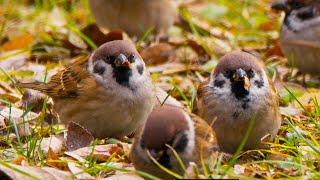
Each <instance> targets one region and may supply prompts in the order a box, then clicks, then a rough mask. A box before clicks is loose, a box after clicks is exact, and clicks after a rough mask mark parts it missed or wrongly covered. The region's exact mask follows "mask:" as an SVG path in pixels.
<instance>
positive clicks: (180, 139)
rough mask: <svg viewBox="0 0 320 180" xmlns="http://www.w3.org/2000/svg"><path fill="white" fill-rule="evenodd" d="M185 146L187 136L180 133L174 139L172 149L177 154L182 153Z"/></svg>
mask: <svg viewBox="0 0 320 180" xmlns="http://www.w3.org/2000/svg"><path fill="white" fill-rule="evenodd" d="M187 145H188V137H187V134H185V133H184V132H182V133H180V134H178V136H177V137H176V139H175V141H174V144H173V148H174V149H175V150H176V151H177V152H183V151H184V150H185V149H186V147H187Z"/></svg>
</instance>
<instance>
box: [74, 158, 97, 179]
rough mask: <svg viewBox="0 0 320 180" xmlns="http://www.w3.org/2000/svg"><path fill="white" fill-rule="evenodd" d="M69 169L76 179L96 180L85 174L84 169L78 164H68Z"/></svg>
mask: <svg viewBox="0 0 320 180" xmlns="http://www.w3.org/2000/svg"><path fill="white" fill-rule="evenodd" d="M68 168H69V170H70V171H71V173H72V174H73V175H74V176H75V177H76V179H94V177H93V176H91V175H90V174H88V173H86V172H84V169H83V168H82V167H81V166H80V165H78V164H76V163H73V162H68Z"/></svg>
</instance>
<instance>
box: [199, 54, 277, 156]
mask: <svg viewBox="0 0 320 180" xmlns="http://www.w3.org/2000/svg"><path fill="white" fill-rule="evenodd" d="M198 93H199V94H198V110H199V114H200V115H201V116H202V117H203V118H204V119H205V120H207V121H208V122H209V123H212V121H213V120H214V119H215V118H216V119H215V121H214V122H213V129H214V131H215V133H216V135H217V140H218V144H219V148H220V150H222V151H225V152H228V153H234V152H235V151H236V150H237V148H238V147H239V145H240V143H241V142H242V140H243V138H244V135H245V134H246V132H247V130H248V126H249V123H250V122H251V120H253V121H255V123H254V125H253V127H252V131H251V134H250V135H249V136H248V139H247V142H246V145H245V147H244V149H254V148H258V147H260V144H261V139H262V138H264V137H266V136H267V135H270V138H272V139H273V138H274V137H275V135H276V134H277V132H278V130H279V127H280V124H281V118H280V113H279V99H278V95H277V94H276V92H275V89H274V87H273V85H272V83H271V82H270V81H269V80H268V77H267V75H266V73H265V71H264V69H263V66H262V65H261V64H260V63H259V61H258V60H257V59H256V58H255V57H254V56H252V55H251V54H248V53H245V52H240V51H235V52H231V53H228V54H226V55H225V56H223V57H222V58H221V60H220V62H219V64H218V65H217V67H216V68H215V70H214V71H213V72H212V73H211V75H210V78H209V79H208V81H206V82H204V83H202V84H201V85H200V87H199V90H198Z"/></svg>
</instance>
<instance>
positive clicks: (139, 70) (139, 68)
mask: <svg viewBox="0 0 320 180" xmlns="http://www.w3.org/2000/svg"><path fill="white" fill-rule="evenodd" d="M137 70H138V72H139V74H140V75H142V74H143V71H144V67H143V65H138V66H137Z"/></svg>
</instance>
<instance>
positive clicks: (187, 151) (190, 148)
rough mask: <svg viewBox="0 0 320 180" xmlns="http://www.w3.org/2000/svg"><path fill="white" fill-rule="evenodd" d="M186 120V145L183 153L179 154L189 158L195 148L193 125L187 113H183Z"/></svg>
mask: <svg viewBox="0 0 320 180" xmlns="http://www.w3.org/2000/svg"><path fill="white" fill-rule="evenodd" d="M183 113H184V116H185V118H186V120H187V123H188V127H189V131H188V144H187V146H186V148H185V151H184V152H183V153H181V154H182V155H183V156H186V157H190V156H192V153H193V150H194V148H195V128H194V127H195V125H194V122H193V120H192V119H191V117H190V116H189V115H188V113H186V112H183Z"/></svg>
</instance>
